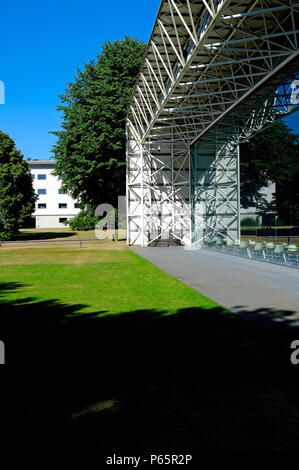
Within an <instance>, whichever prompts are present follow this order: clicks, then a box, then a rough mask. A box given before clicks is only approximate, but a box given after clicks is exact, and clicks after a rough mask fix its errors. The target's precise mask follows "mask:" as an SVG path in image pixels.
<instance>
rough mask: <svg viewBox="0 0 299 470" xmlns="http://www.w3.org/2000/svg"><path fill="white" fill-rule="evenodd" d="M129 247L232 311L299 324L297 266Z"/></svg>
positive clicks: (198, 252) (175, 249)
mask: <svg viewBox="0 0 299 470" xmlns="http://www.w3.org/2000/svg"><path fill="white" fill-rule="evenodd" d="M131 249H132V250H133V251H134V252H135V253H138V254H139V255H141V256H143V257H144V258H145V259H147V260H148V261H150V262H151V263H153V264H155V265H156V266H158V267H159V268H160V269H162V270H163V271H166V272H167V273H169V274H171V275H172V276H174V277H176V278H177V279H180V280H181V281H183V282H185V283H186V284H188V285H189V286H190V287H192V288H194V289H196V290H198V291H199V292H201V293H202V294H204V295H206V296H207V297H209V298H211V299H213V300H215V301H216V302H218V303H219V304H221V305H223V306H225V307H227V308H229V309H230V310H231V311H233V312H238V313H243V314H246V317H251V318H257V319H258V320H261V319H262V320H266V321H267V322H268V320H271V322H276V323H281V322H283V323H284V324H285V325H287V326H290V325H292V326H296V327H298V326H299V270H297V269H292V268H289V267H285V266H277V265H274V264H267V263H264V262H260V261H253V260H248V259H245V258H239V257H236V256H231V255H226V254H222V253H215V252H212V251H208V250H204V249H203V250H196V251H194V250H184V249H183V248H181V247H168V248H162V247H159V248H140V247H131Z"/></svg>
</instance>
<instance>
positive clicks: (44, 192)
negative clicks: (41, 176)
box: [37, 188, 47, 194]
mask: <svg viewBox="0 0 299 470" xmlns="http://www.w3.org/2000/svg"><path fill="white" fill-rule="evenodd" d="M37 194H47V190H46V189H42V188H39V189H38V190H37Z"/></svg>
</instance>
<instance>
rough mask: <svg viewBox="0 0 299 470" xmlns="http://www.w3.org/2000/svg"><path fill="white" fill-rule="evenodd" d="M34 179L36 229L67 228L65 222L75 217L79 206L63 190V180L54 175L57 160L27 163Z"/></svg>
mask: <svg viewBox="0 0 299 470" xmlns="http://www.w3.org/2000/svg"><path fill="white" fill-rule="evenodd" d="M27 163H28V166H29V169H30V173H31V175H32V179H33V187H34V191H35V193H36V194H37V195H38V199H37V201H36V208H35V212H34V213H33V215H32V216H33V218H34V219H35V227H36V228H65V225H64V224H63V222H64V221H65V220H66V219H70V218H72V217H75V216H76V215H77V214H78V213H79V212H80V208H79V204H78V203H77V201H76V200H75V199H73V198H72V197H71V196H70V195H69V194H67V193H64V192H63V191H62V190H61V180H60V179H59V177H58V176H54V175H53V171H54V170H55V166H56V162H55V160H30V161H28V162H27Z"/></svg>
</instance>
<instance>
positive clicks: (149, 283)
mask: <svg viewBox="0 0 299 470" xmlns="http://www.w3.org/2000/svg"><path fill="white" fill-rule="evenodd" d="M117 246H118V247H119V248H120V249H119V250H115V249H114V250H96V249H72V248H68V249H63V248H59V249H55V248H53V249H51V248H47V249H46V250H45V249H42V248H35V249H22V250H17V249H16V250H6V251H3V252H2V253H1V257H0V266H1V268H0V282H17V283H20V284H21V283H22V284H25V286H27V287H24V288H23V289H18V290H17V291H16V292H13V293H12V292H8V293H7V294H6V295H4V297H3V300H8V301H9V300H13V301H17V300H19V299H21V298H22V296H24V293H26V294H27V293H28V292H29V293H30V296H31V297H32V299H33V300H32V302H43V301H47V300H49V299H53V298H55V299H58V300H59V302H60V303H61V304H65V305H73V304H85V303H88V305H86V307H83V308H81V309H79V312H95V311H97V310H98V311H105V312H107V313H111V314H112V313H113V314H115V313H121V312H123V311H126V312H131V311H134V310H139V309H158V310H166V311H167V312H174V311H176V310H178V309H180V308H189V307H194V306H198V307H205V308H213V307H215V306H216V303H215V302H213V301H211V300H209V299H207V298H206V297H204V296H202V295H201V294H199V293H198V292H196V291H194V290H192V289H190V288H188V287H187V286H186V285H184V284H182V283H181V282H180V281H178V280H176V279H174V278H172V277H171V276H169V275H167V274H166V273H164V272H163V271H160V270H159V269H157V268H156V267H154V266H153V265H151V264H150V263H148V262H147V261H145V260H144V259H143V258H141V257H139V256H137V255H136V254H135V253H133V252H131V251H129V250H127V249H124V248H123V245H121V244H119V245H118V244H117ZM87 300H88V302H87Z"/></svg>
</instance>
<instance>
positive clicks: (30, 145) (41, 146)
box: [0, 0, 299, 159]
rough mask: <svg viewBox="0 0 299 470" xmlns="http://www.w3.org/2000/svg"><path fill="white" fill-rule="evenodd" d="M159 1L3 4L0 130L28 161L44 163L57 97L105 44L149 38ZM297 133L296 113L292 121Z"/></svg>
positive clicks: (20, 0)
mask: <svg viewBox="0 0 299 470" xmlns="http://www.w3.org/2000/svg"><path fill="white" fill-rule="evenodd" d="M159 5H160V0H143V1H140V0H114V1H113V2H112V1H110V2H109V1H108V2H107V1H102V0H85V1H83V2H82V0H81V1H78V0H59V1H58V0H51V1H50V0H44V2H41V1H40V0H27V1H26V2H25V1H24V0H14V1H12V2H5V3H4V2H3V3H2V5H1V23H0V44H1V61H0V80H2V81H3V82H4V83H5V104H4V105H0V129H1V130H3V131H4V132H7V133H8V134H9V135H10V136H11V137H12V138H13V139H14V140H15V142H16V145H17V147H18V148H20V149H21V151H22V153H23V154H24V156H25V158H28V157H31V158H40V159H47V158H50V156H51V152H50V150H51V147H52V145H53V143H54V141H55V137H54V136H53V135H51V134H49V133H48V132H49V131H53V130H58V129H59V127H60V123H61V121H60V115H59V113H58V112H57V110H56V105H57V104H59V98H58V95H59V94H60V93H63V92H64V89H65V86H66V84H67V82H71V81H73V77H74V75H75V74H76V70H77V68H82V66H83V64H84V63H86V62H89V61H90V60H91V59H94V58H95V57H96V55H97V54H99V53H100V51H101V46H102V44H103V43H104V42H105V41H106V40H110V41H114V40H116V39H123V38H124V36H125V35H129V36H131V37H138V38H139V39H141V40H143V41H147V40H148V38H149V36H150V33H151V30H152V26H153V23H154V20H155V17H156V13H157V11H158V8H159ZM288 121H289V125H290V127H291V128H293V129H294V130H295V131H296V132H297V133H299V113H296V114H294V115H293V116H291V117H289V118H288Z"/></svg>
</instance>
